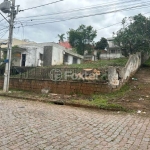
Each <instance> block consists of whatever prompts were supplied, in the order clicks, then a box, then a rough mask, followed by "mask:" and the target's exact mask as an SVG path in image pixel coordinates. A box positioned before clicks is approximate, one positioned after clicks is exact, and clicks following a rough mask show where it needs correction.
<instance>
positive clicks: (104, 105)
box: [70, 85, 129, 111]
mask: <svg viewBox="0 0 150 150" xmlns="http://www.w3.org/2000/svg"><path fill="white" fill-rule="evenodd" d="M128 91H129V86H128V85H125V86H123V87H122V89H121V90H120V91H116V92H114V93H110V94H101V95H93V96H92V98H90V99H85V100H72V101H71V102H70V103H73V104H78V105H84V106H92V107H97V108H100V109H105V110H117V111H127V109H126V108H124V107H123V106H121V105H120V104H118V103H117V102H116V101H115V100H116V99H119V98H120V99H121V98H122V97H124V95H125V94H126V93H127V92H128Z"/></svg>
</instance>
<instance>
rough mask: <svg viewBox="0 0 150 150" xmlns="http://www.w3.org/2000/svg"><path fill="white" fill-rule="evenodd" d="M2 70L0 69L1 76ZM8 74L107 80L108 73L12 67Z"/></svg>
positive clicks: (35, 77) (76, 79)
mask: <svg viewBox="0 0 150 150" xmlns="http://www.w3.org/2000/svg"><path fill="white" fill-rule="evenodd" d="M4 70H5V69H4V68H3V69H0V76H1V77H2V76H3V75H4ZM10 76H11V78H17V79H18V78H19V79H35V80H52V81H79V80H80V81H85V82H86V81H92V82H94V81H96V82H107V78H108V73H107V70H106V69H102V70H99V69H82V68H42V67H12V68H11V71H10Z"/></svg>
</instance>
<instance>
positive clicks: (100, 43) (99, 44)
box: [95, 37, 108, 50]
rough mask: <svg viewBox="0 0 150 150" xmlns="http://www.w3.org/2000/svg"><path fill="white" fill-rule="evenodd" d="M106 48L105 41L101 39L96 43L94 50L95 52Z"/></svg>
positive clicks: (106, 43)
mask: <svg viewBox="0 0 150 150" xmlns="http://www.w3.org/2000/svg"><path fill="white" fill-rule="evenodd" d="M107 46H108V42H107V39H105V38H104V37H102V38H101V40H100V41H98V42H97V43H96V47H95V49H97V50H104V49H105V48H107Z"/></svg>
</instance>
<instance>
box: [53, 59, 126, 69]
mask: <svg viewBox="0 0 150 150" xmlns="http://www.w3.org/2000/svg"><path fill="white" fill-rule="evenodd" d="M127 61H128V58H117V59H111V60H99V61H93V62H92V61H90V62H84V63H82V64H73V65H58V66H54V67H56V68H107V67H108V66H125V65H126V63H127Z"/></svg>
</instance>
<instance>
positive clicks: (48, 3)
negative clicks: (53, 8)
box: [19, 0, 64, 12]
mask: <svg viewBox="0 0 150 150" xmlns="http://www.w3.org/2000/svg"><path fill="white" fill-rule="evenodd" d="M61 1H64V0H59V1H55V2H51V3H47V4H44V5H40V6H35V7H31V8H26V9H23V10H20V11H19V12H21V11H26V10H30V9H35V8H39V7H43V6H47V5H50V4H55V3H58V2H61Z"/></svg>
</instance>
